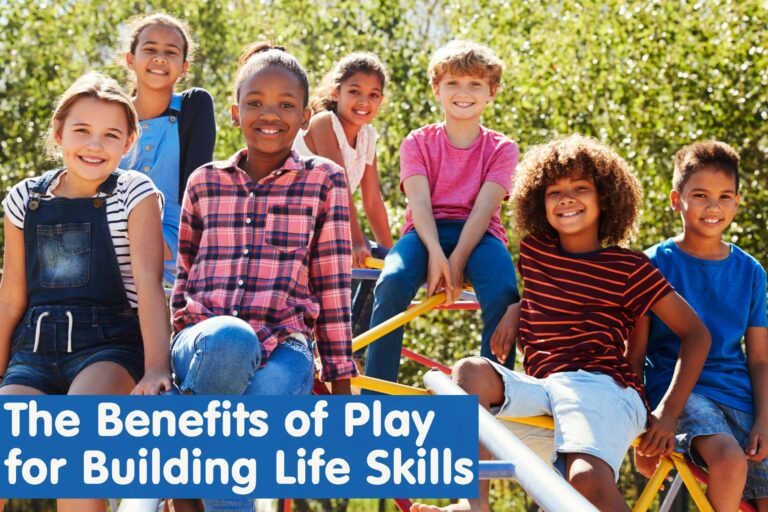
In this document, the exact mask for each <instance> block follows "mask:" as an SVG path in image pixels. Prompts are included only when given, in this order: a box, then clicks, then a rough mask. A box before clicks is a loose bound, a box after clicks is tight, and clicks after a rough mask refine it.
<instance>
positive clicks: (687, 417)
mask: <svg viewBox="0 0 768 512" xmlns="http://www.w3.org/2000/svg"><path fill="white" fill-rule="evenodd" d="M753 423H754V416H753V415H752V414H750V413H748V412H744V411H739V410H737V409H734V408H732V407H728V406H727V405H723V404H721V403H718V402H715V401H714V400H710V399H709V398H707V397H705V396H703V395H699V394H697V393H691V396H689V397H688V401H687V402H686V403H685V407H684V408H683V412H682V413H681V414H680V418H679V419H678V420H677V431H678V432H679V434H678V435H677V446H678V448H680V449H682V450H684V451H685V452H686V453H687V454H688V456H689V457H690V458H691V460H692V461H693V462H694V464H696V465H697V466H699V467H702V468H706V467H707V466H706V464H705V463H704V459H702V458H701V455H699V453H698V452H697V451H696V450H695V449H694V448H693V446H692V443H693V440H694V438H696V437H697V436H708V435H710V436H711V435H715V434H730V435H732V436H733V437H734V438H735V439H736V441H737V442H738V443H739V445H740V446H741V447H742V448H744V449H746V448H747V447H748V446H749V432H750V430H752V424H753ZM742 497H743V498H744V499H745V500H752V499H755V498H765V497H768V459H764V460H763V461H762V462H752V461H749V464H748V466H747V485H746V486H745V487H744V493H743V494H742Z"/></svg>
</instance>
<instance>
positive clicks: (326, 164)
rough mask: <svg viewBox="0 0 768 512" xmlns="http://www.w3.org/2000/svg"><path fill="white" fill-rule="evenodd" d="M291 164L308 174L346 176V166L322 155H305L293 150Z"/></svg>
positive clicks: (330, 176) (289, 158)
mask: <svg viewBox="0 0 768 512" xmlns="http://www.w3.org/2000/svg"><path fill="white" fill-rule="evenodd" d="M288 160H289V162H290V164H288V165H291V166H294V168H295V169H297V170H303V171H305V172H306V174H307V175H308V176H313V175H319V176H328V177H329V178H334V177H337V176H341V177H342V178H344V176H345V174H344V168H343V167H341V166H340V165H339V164H337V163H336V162H334V161H333V160H330V159H328V158H325V157H322V156H317V155H313V156H303V155H301V154H299V153H298V152H296V151H292V154H291V156H290V157H288Z"/></svg>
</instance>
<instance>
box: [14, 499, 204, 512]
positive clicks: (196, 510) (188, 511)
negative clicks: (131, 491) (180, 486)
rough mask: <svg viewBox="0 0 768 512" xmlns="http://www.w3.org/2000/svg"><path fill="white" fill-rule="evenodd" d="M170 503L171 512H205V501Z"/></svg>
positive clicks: (180, 500) (171, 501) (189, 500)
mask: <svg viewBox="0 0 768 512" xmlns="http://www.w3.org/2000/svg"><path fill="white" fill-rule="evenodd" d="M168 502H170V510H171V512H203V511H204V509H203V501H202V500H197V499H192V498H174V499H172V500H166V502H165V503H166V505H167V504H168ZM0 512H2V511H0Z"/></svg>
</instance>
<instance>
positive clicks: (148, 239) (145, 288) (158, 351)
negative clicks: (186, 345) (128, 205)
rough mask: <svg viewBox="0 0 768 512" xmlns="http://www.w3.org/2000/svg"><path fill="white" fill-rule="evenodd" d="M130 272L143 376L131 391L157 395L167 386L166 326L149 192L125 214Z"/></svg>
mask: <svg viewBox="0 0 768 512" xmlns="http://www.w3.org/2000/svg"><path fill="white" fill-rule="evenodd" d="M128 237H129V240H130V248H131V271H132V272H133V278H134V280H135V281H136V291H137V293H138V303H139V321H140V323H141V336H142V338H143V339H144V377H143V378H142V379H141V381H140V382H139V383H138V384H137V385H136V387H135V388H134V389H133V391H132V392H131V394H136V395H157V394H159V393H161V392H162V391H169V390H170V389H171V363H170V347H169V344H168V343H169V339H170V325H169V321H168V307H167V306H166V304H165V293H164V292H163V286H162V282H163V252H162V241H163V231H162V228H161V223H160V207H159V206H158V204H157V198H156V197H155V196H154V195H150V196H148V197H145V198H144V199H142V200H141V202H140V203H139V204H137V205H136V206H135V207H134V208H133V210H131V213H130V215H129V217H128Z"/></svg>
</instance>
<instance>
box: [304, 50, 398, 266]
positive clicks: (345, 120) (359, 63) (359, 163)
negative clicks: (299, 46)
mask: <svg viewBox="0 0 768 512" xmlns="http://www.w3.org/2000/svg"><path fill="white" fill-rule="evenodd" d="M386 83H387V72H386V70H385V68H384V65H383V64H382V63H381V61H380V60H379V59H378V57H376V56H375V55H373V54H372V53H367V52H356V53H352V54H350V55H347V56H346V57H344V58H343V59H341V60H340V61H339V62H338V63H337V64H336V65H335V66H334V67H333V69H332V70H331V71H330V72H329V73H328V74H327V75H326V76H325V77H324V78H323V80H322V82H321V83H320V86H319V87H318V88H317V90H316V92H315V94H314V96H313V97H312V99H311V101H310V106H311V107H312V111H313V112H314V114H315V115H313V116H312V119H311V120H310V122H309V128H308V129H307V130H306V131H304V132H300V133H299V135H298V136H297V137H296V142H295V143H294V146H293V147H294V149H295V150H296V151H298V152H299V153H301V154H302V155H304V156H310V155H318V156H322V157H325V158H328V159H330V160H333V161H334V162H336V163H337V164H339V165H341V166H342V167H344V169H345V170H346V171H347V180H348V182H349V191H350V202H349V203H350V205H352V204H354V203H353V201H352V197H351V195H352V194H353V193H354V192H355V190H356V189H357V187H358V186H359V187H360V190H361V192H362V196H363V209H364V210H365V215H366V217H368V224H369V225H370V227H371V231H372V232H373V237H374V239H375V241H376V243H377V244H378V245H379V246H383V247H385V248H389V247H392V233H391V231H390V229H389V219H388V217H387V210H386V208H385V206H384V200H383V199H382V197H381V190H380V189H379V177H378V174H377V170H376V138H377V134H376V129H375V128H374V127H373V126H371V125H370V122H371V121H372V120H373V118H374V117H376V114H377V113H378V111H379V106H381V101H382V99H383V98H384V87H385V86H386ZM350 221H351V222H350V224H351V227H352V263H353V266H354V267H355V268H362V267H364V266H365V258H366V257H369V256H371V255H372V254H371V245H370V243H369V242H368V240H367V239H366V238H365V235H364V234H363V230H362V228H361V227H360V222H359V221H358V219H357V214H356V211H355V208H350Z"/></svg>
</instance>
